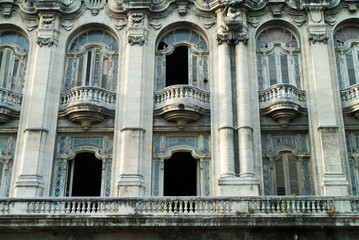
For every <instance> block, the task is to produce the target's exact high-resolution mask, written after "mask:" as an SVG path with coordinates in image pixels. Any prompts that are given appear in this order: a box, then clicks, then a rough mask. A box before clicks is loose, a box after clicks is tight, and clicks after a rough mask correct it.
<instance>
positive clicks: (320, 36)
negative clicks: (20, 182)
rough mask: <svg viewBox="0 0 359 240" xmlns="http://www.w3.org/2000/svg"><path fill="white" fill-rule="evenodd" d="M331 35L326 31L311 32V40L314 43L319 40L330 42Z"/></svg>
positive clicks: (325, 42)
mask: <svg viewBox="0 0 359 240" xmlns="http://www.w3.org/2000/svg"><path fill="white" fill-rule="evenodd" d="M328 39H329V36H328V34H326V33H309V40H310V41H311V42H312V43H313V44H314V43H317V42H322V43H324V44H328Z"/></svg>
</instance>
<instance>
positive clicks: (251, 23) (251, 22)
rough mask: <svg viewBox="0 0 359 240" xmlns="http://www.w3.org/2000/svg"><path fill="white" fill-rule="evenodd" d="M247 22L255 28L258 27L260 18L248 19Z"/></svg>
mask: <svg viewBox="0 0 359 240" xmlns="http://www.w3.org/2000/svg"><path fill="white" fill-rule="evenodd" d="M247 22H248V23H249V24H250V25H251V26H252V27H254V28H256V27H258V25H259V22H260V19H259V18H258V17H248V18H247Z"/></svg>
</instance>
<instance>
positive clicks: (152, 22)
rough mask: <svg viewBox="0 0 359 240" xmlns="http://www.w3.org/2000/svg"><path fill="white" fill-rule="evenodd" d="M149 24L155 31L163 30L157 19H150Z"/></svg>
mask: <svg viewBox="0 0 359 240" xmlns="http://www.w3.org/2000/svg"><path fill="white" fill-rule="evenodd" d="M149 24H150V26H151V27H153V28H154V29H155V30H159V29H161V28H162V23H160V22H159V21H157V19H152V18H151V19H149Z"/></svg>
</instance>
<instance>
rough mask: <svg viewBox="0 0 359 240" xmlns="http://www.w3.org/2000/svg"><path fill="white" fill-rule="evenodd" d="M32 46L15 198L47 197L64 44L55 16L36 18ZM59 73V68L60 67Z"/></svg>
mask: <svg viewBox="0 0 359 240" xmlns="http://www.w3.org/2000/svg"><path fill="white" fill-rule="evenodd" d="M39 17H40V25H39V28H38V29H37V32H36V38H37V39H36V43H35V42H34V41H31V42H34V45H33V46H31V52H30V58H29V65H28V69H29V71H28V73H29V74H28V75H29V76H28V77H27V79H26V81H25V87H24V99H23V105H22V112H21V119H20V123H19V131H18V138H17V148H16V153H15V163H14V167H15V169H14V174H13V180H12V182H13V186H14V188H13V189H12V190H11V192H10V195H12V196H16V197H34V196H48V195H49V194H50V183H51V172H52V163H53V158H54V151H55V138H56V127H57V117H58V106H59V97H60V88H61V83H62V78H61V76H62V74H61V73H59V72H58V66H64V58H65V56H64V49H65V41H58V37H59V36H58V31H57V29H58V28H59V22H60V19H59V17H58V16H56V14H52V13H46V14H40V15H39ZM61 69H62V67H61Z"/></svg>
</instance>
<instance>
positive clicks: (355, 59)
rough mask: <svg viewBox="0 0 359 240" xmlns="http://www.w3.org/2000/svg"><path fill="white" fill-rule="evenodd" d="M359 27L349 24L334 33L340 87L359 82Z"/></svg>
mask: <svg viewBox="0 0 359 240" xmlns="http://www.w3.org/2000/svg"><path fill="white" fill-rule="evenodd" d="M358 44H359V27H358V26H347V27H342V28H340V29H339V30H338V31H337V32H336V33H335V34H334V46H335V58H336V64H337V74H338V81H339V86H340V89H345V88H348V87H349V86H351V85H354V84H357V83H359V46H358Z"/></svg>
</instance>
